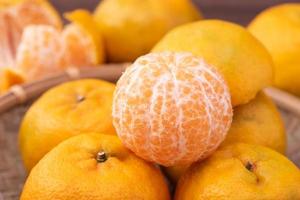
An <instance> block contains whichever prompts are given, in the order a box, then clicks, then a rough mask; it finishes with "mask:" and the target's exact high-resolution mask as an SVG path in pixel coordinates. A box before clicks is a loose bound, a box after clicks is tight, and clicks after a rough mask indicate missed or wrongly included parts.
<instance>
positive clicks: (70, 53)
mask: <svg viewBox="0 0 300 200" xmlns="http://www.w3.org/2000/svg"><path fill="white" fill-rule="evenodd" d="M63 40H64V42H65V45H66V52H65V59H66V62H67V63H68V65H69V66H94V65H96V64H97V55H96V47H95V44H94V42H93V40H92V39H91V37H90V36H88V35H87V33H86V32H85V31H84V30H83V29H82V28H81V27H80V26H78V25H76V24H70V25H68V26H66V27H65V29H64V31H63Z"/></svg>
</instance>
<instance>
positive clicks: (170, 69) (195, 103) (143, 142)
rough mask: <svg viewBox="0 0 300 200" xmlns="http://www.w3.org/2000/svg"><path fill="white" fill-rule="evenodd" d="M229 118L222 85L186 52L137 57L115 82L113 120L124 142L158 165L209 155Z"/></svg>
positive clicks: (227, 99)
mask: <svg viewBox="0 0 300 200" xmlns="http://www.w3.org/2000/svg"><path fill="white" fill-rule="evenodd" d="M231 120H232V108H231V103H230V95H229V91H228V87H227V85H226V83H225V81H224V79H223V77H222V76H221V75H220V74H219V73H218V72H217V71H216V70H215V69H214V68H212V67H210V66H209V65H207V64H206V63H205V61H204V60H202V59H200V58H198V57H195V56H193V55H192V54H190V53H171V52H162V53H151V54H147V55H145V56H142V57H140V58H138V59H137V60H136V61H135V62H134V64H132V65H131V66H130V67H129V68H127V70H126V71H125V73H124V74H123V75H122V77H121V78H120V79H119V81H118V82H117V87H116V91H115V93H114V100H113V123H114V126H115V128H116V131H117V134H118V135H119V137H120V138H121V140H122V142H123V143H124V145H125V146H127V147H128V148H129V149H131V150H132V151H133V152H135V153H136V154H137V155H138V156H140V157H142V158H144V159H146V160H148V161H152V162H156V163H159V164H161V165H164V166H172V165H177V164H189V163H192V162H194V161H196V160H199V159H203V158H205V157H207V156H208V155H210V154H211V153H212V152H213V151H214V150H215V149H216V148H217V147H218V146H219V144H220V143H221V142H222V141H223V140H224V138H225V136H226V133H227V131H228V129H229V127H230V124H231Z"/></svg>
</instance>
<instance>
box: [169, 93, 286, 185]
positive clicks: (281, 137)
mask: <svg viewBox="0 0 300 200" xmlns="http://www.w3.org/2000/svg"><path fill="white" fill-rule="evenodd" d="M238 142H243V143H249V144H258V145H262V146H266V147H269V148H271V149H273V150H276V151H278V152H279V153H282V154H284V153H285V152H286V134H285V130H284V124H283V121H282V119H281V117H280V114H279V112H278V110H277V108H276V106H275V105H274V103H273V102H272V100H271V99H270V98H269V97H267V96H266V95H265V94H264V92H259V93H258V95H257V96H256V97H255V99H253V100H251V101H250V102H249V103H247V104H245V105H241V106H238V107H236V108H234V114H233V120H232V124H231V127H230V129H229V131H228V133H227V136H226V138H225V140H224V141H223V142H222V144H221V146H225V145H230V144H232V143H238ZM189 166H190V165H179V166H172V167H167V168H164V172H165V173H166V174H167V176H168V177H169V178H170V179H171V180H172V181H173V182H175V183H176V182H177V181H178V180H179V178H180V177H181V176H182V174H184V172H185V171H186V170H187V169H188V167H189Z"/></svg>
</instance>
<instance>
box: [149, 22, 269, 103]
mask: <svg viewBox="0 0 300 200" xmlns="http://www.w3.org/2000/svg"><path fill="white" fill-rule="evenodd" d="M152 51H153V52H159V51H188V52H191V53H193V54H195V55H197V56H200V57H202V58H204V59H205V60H206V61H207V63H209V64H211V65H213V66H214V67H216V68H217V69H218V70H219V71H220V72H221V74H222V75H223V76H224V78H225V80H226V82H227V84H228V86H229V89H230V94H231V98H232V99H231V101H232V104H233V106H237V105H242V104H246V103H248V102H249V101H250V100H251V99H253V98H254V97H255V96H256V94H257V92H259V91H260V90H262V89H263V88H264V87H267V86H269V85H271V84H272V81H273V67H274V66H273V62H272V58H271V56H270V54H269V52H268V51H267V49H266V48H265V47H264V46H263V45H262V44H261V43H260V42H259V41H258V40H257V39H256V38H255V37H254V36H253V35H252V34H250V33H249V32H248V31H247V30H246V29H245V28H243V27H242V26H239V25H237V24H234V23H231V22H227V21H222V20H201V21H198V22H192V23H188V24H184V25H181V26H179V27H176V28H174V29H173V30H171V31H169V32H168V33H167V34H166V35H165V36H164V37H163V38H162V39H161V40H160V41H159V42H158V43H157V44H156V45H155V47H154V48H153V50H152Z"/></svg>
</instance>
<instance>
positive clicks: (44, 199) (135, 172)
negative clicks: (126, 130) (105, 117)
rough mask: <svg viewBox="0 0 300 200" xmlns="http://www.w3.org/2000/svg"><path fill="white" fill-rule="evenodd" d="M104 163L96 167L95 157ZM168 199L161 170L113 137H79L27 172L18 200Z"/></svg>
mask: <svg viewBox="0 0 300 200" xmlns="http://www.w3.org/2000/svg"><path fill="white" fill-rule="evenodd" d="M98 152H104V153H105V154H106V160H105V161H103V162H99V161H98V162H97V159H96V157H97V153H98ZM34 199H36V200H37V199H38V200H54V199H55V200H120V199H122V200H135V199H136V200H138V199H143V200H170V194H169V191H168V186H167V184H166V180H165V179H164V177H163V175H162V174H161V172H160V170H159V169H158V168H157V167H156V166H154V165H152V164H150V163H147V162H146V161H144V160H142V159H140V158H138V157H137V156H135V155H134V154H133V153H132V152H130V151H129V150H127V149H126V148H125V147H123V145H122V143H121V142H120V140H119V139H118V137H117V136H110V135H102V134H93V133H90V134H83V135H79V136H76V137H73V138H70V139H68V140H66V141H64V142H62V143H61V144H59V145H58V146H57V147H55V148H54V149H53V150H52V151H51V152H50V153H48V154H47V155H46V156H45V157H44V158H43V159H42V160H41V161H40V162H39V163H38V164H37V165H36V167H34V168H33V170H32V171H31V173H30V175H29V177H28V179H27V181H26V183H25V186H24V188H23V192H22V195H21V198H20V200H34Z"/></svg>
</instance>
